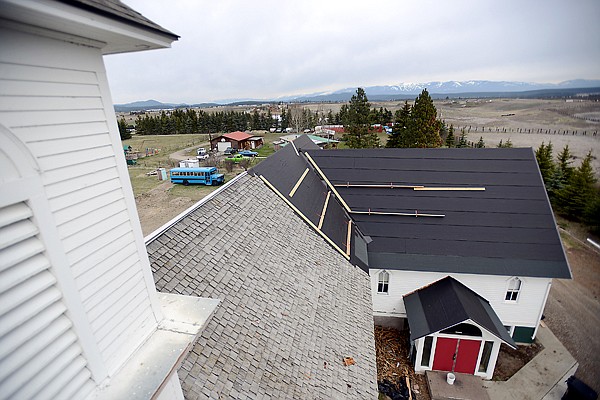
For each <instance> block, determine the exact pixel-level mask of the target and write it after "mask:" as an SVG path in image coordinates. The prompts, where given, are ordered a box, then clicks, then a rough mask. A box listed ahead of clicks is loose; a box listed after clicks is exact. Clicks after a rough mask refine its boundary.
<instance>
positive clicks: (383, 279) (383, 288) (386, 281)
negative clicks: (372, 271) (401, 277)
mask: <svg viewBox="0 0 600 400" xmlns="http://www.w3.org/2000/svg"><path fill="white" fill-rule="evenodd" d="M389 293H390V273H389V272H387V271H386V270H381V271H379V273H378V274H377V294H389Z"/></svg>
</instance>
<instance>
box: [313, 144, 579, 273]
mask: <svg viewBox="0 0 600 400" xmlns="http://www.w3.org/2000/svg"><path fill="white" fill-rule="evenodd" d="M311 156H312V157H313V159H314V160H315V162H316V163H317V165H318V166H319V167H320V168H321V170H322V171H323V172H324V174H325V175H326V176H327V178H328V179H329V180H330V181H331V183H332V184H334V185H341V186H339V187H337V190H338V192H339V194H340V196H341V197H342V198H343V199H344V201H345V202H346V203H347V204H348V205H349V207H350V208H351V210H352V211H362V212H369V211H371V212H373V211H375V212H377V211H380V212H383V213H407V214H410V213H413V214H414V213H417V212H418V213H421V214H423V213H426V214H432V215H441V217H417V218H415V217H407V216H392V215H368V214H353V213H351V215H352V218H353V219H354V221H355V222H356V224H357V225H358V227H359V229H360V230H361V232H362V233H363V234H364V235H367V236H370V237H371V238H372V239H373V242H371V243H370V244H369V247H368V251H369V267H370V268H386V269H406V270H412V271H437V272H448V273H450V272H463V273H474V274H492V275H508V276H510V275H519V276H532V277H552V278H569V277H570V270H569V267H568V264H567V261H566V257H565V254H564V251H563V249H562V245H561V242H560V237H559V235H558V231H557V229H556V224H555V221H554V218H553V215H552V209H551V208H550V204H549V201H548V198H547V195H546V192H545V188H544V185H543V182H542V179H541V176H540V173H539V170H538V167H537V164H536V161H535V156H534V154H533V151H532V150H531V149H517V148H515V149H374V150H368V149H361V150H329V151H321V152H314V154H313V153H311ZM348 184H349V187H345V186H344V185H348ZM353 184H354V185H357V184H380V185H391V184H394V185H415V186H418V185H423V186H427V187H462V188H484V189H485V190H483V191H468V190H458V191H444V190H441V191H440V190H436V191H421V190H414V189H412V188H394V189H392V188H389V187H387V188H373V187H369V188H365V187H357V186H352V185H353Z"/></svg>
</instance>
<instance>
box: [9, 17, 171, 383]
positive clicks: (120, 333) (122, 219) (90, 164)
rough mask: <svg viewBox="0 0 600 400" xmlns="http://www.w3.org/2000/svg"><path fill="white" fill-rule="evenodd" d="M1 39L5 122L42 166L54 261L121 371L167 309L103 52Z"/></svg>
mask: <svg viewBox="0 0 600 400" xmlns="http://www.w3.org/2000/svg"><path fill="white" fill-rule="evenodd" d="M0 43H2V46H0V79H2V84H1V85H0V125H2V126H4V127H5V128H7V129H8V130H9V131H10V132H12V133H13V134H14V135H16V137H17V138H18V140H19V141H20V142H22V143H23V144H24V147H25V148H26V149H27V150H28V151H29V152H30V153H31V154H32V155H33V157H34V158H35V159H36V161H37V163H38V164H39V168H40V171H39V178H40V179H41V184H42V188H43V189H42V190H43V191H44V194H45V197H46V198H47V207H48V215H49V219H48V221H46V222H49V223H52V224H53V225H54V228H53V229H54V232H55V233H56V237H52V238H48V240H50V239H51V240H50V241H51V242H52V248H53V251H54V252H56V253H57V254H59V257H58V258H59V259H60V260H62V262H60V263H58V265H54V266H53V268H54V269H60V270H61V272H60V273H61V274H66V275H67V278H68V279H70V280H72V281H73V282H74V293H72V296H71V297H77V298H78V299H79V301H80V302H81V310H82V312H83V313H84V315H74V316H73V317H74V318H75V319H80V320H85V321H87V323H88V324H89V329H90V330H91V335H92V336H93V340H92V341H91V343H87V344H86V343H84V345H83V347H84V350H85V351H87V352H88V353H89V354H98V355H99V358H100V359H101V361H102V363H103V366H104V368H105V369H106V371H107V373H108V374H109V375H110V374H113V373H114V372H115V371H116V370H117V369H118V368H119V367H120V366H121V365H122V364H123V363H124V362H125V360H126V359H127V358H128V357H129V356H130V355H131V353H132V352H133V351H134V350H135V349H136V348H137V347H139V345H140V344H141V343H142V342H143V341H144V340H145V339H146V338H147V337H148V335H149V334H150V333H151V332H152V331H154V330H155V329H156V325H157V321H158V320H159V319H160V308H159V306H158V302H157V299H156V295H155V293H156V291H155V288H154V284H153V281H152V276H151V272H150V267H149V263H148V260H147V255H146V252H145V246H144V242H143V236H142V232H141V228H140V225H139V222H138V217H137V212H136V210H135V202H134V199H133V195H132V191H131V185H130V181H129V176H128V172H127V167H126V164H125V159H124V155H123V150H122V146H121V142H120V140H119V134H118V130H117V125H116V119H115V115H114V110H113V107H112V100H111V98H110V93H109V91H108V82H107V79H106V73H105V70H104V64H103V61H102V55H101V52H100V50H99V49H96V48H92V47H87V46H82V45H78V44H72V43H68V42H66V41H63V40H55V39H50V38H47V37H42V36H37V35H33V34H29V33H22V32H17V31H13V30H8V29H0ZM1 192H2V190H0V193H1ZM88 361H89V360H88ZM100 369H102V368H100ZM96 370H98V369H96Z"/></svg>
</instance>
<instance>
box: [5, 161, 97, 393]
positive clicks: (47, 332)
mask: <svg viewBox="0 0 600 400" xmlns="http://www.w3.org/2000/svg"><path fill="white" fill-rule="evenodd" d="M3 173H4V174H5V173H6V171H3ZM33 218H34V213H33V212H32V210H31V209H30V208H29V206H28V205H27V203H26V202H24V201H21V202H18V203H15V204H9V205H5V206H3V207H2V208H0V393H2V397H3V398H22V399H27V398H33V397H36V398H45V399H51V398H60V396H63V398H66V397H68V396H73V395H75V394H78V395H80V396H82V397H83V396H86V395H88V394H89V393H91V391H92V390H93V389H94V387H95V385H94V383H93V381H92V380H91V379H90V378H91V373H90V371H89V370H88V368H87V367H86V364H87V363H86V360H85V358H84V356H83V351H82V348H81V346H80V345H79V342H78V340H77V335H76V334H75V332H74V331H73V329H72V322H71V320H70V319H69V318H68V317H67V315H66V313H67V306H66V305H65V303H64V302H63V297H62V293H61V290H60V289H59V288H58V287H57V279H56V277H55V276H54V275H53V273H52V272H51V268H52V266H51V263H50V261H49V260H48V258H47V257H46V256H45V254H44V252H45V250H46V249H45V246H44V243H43V242H42V240H40V238H39V237H38V234H39V230H38V228H37V225H36V223H35V222H34V220H33ZM65 396H66V397H65Z"/></svg>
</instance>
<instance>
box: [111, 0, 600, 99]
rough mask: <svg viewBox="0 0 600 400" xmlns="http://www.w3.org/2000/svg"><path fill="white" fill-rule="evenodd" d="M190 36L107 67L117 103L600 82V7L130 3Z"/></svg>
mask: <svg viewBox="0 0 600 400" xmlns="http://www.w3.org/2000/svg"><path fill="white" fill-rule="evenodd" d="M125 1H126V3H127V4H128V5H130V6H131V7H132V8H134V9H135V10H137V11H139V12H140V13H142V14H143V15H144V16H146V17H148V18H150V19H151V20H153V21H154V22H156V23H158V24H160V25H161V26H163V27H165V28H167V29H169V30H171V31H173V32H174V33H176V34H178V35H181V39H180V40H179V41H178V42H175V43H174V44H173V47H172V48H171V49H167V50H155V51H149V52H141V53H131V54H123V55H112V56H107V57H106V65H107V72H108V76H109V80H110V85H111V91H112V92H113V97H114V100H115V102H117V103H119V102H127V101H133V100H140V99H149V98H155V99H157V100H160V101H166V102H200V101H210V100H219V99H226V98H248V97H252V98H271V97H277V96H282V95H290V94H298V93H311V92H317V91H321V90H334V89H340V88H343V87H356V86H370V85H377V84H380V85H385V84H396V83H400V82H424V81H431V80H469V79H487V80H518V81H535V82H559V81H563V80H569V79H575V78H587V79H598V78H600V70H599V69H598V68H597V66H598V65H600V51H599V50H598V49H600V27H599V25H598V23H597V17H598V15H600V2H597V1H594V0H589V1H584V0H580V1H576V2H563V1H528V2H521V1H514V0H510V1H504V2H488V1H460V0H459V1H453V2H443V1H425V2H405V1H401V2H399V1H393V0H390V1H380V0H374V1H369V2H360V3H357V4H354V3H349V2H347V1H327V0H325V1H323V0H321V1H313V0H307V1H302V2H281V1H255V2H247V1H228V0H224V1H219V2H209V1H192V0H172V1H170V2H169V3H164V2H161V1H158V0H135V1H133V0H125Z"/></svg>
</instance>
